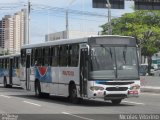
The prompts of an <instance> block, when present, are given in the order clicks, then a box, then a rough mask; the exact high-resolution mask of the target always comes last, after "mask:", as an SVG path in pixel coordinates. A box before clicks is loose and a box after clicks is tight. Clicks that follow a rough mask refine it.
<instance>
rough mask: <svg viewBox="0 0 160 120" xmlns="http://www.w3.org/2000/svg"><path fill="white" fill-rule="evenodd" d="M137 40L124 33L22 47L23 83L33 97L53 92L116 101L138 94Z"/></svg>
mask: <svg viewBox="0 0 160 120" xmlns="http://www.w3.org/2000/svg"><path fill="white" fill-rule="evenodd" d="M138 64H139V63H138V57H137V48H136V40H135V39H134V38H133V37H127V36H95V37H86V38H79V39H62V40H55V41H50V42H45V43H39V44H29V45H24V46H23V47H22V48H21V66H22V67H21V74H20V80H21V82H22V86H23V87H24V88H26V89H28V90H31V91H35V95H36V96H42V95H43V94H48V95H49V94H54V95H59V96H65V97H69V99H70V101H71V102H73V103H77V102H78V100H79V98H80V99H91V98H93V99H96V98H102V99H103V100H111V101H112V103H113V104H119V103H120V102H121V100H122V99H124V98H127V97H138V96H139V93H140V80H139V67H138Z"/></svg>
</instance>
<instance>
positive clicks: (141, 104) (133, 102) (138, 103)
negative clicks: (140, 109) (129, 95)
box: [122, 101, 145, 105]
mask: <svg viewBox="0 0 160 120" xmlns="http://www.w3.org/2000/svg"><path fill="white" fill-rule="evenodd" d="M122 102H125V103H131V104H137V105H145V104H144V103H138V102H131V101H122Z"/></svg>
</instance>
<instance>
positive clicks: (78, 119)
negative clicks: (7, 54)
mask: <svg viewBox="0 0 160 120" xmlns="http://www.w3.org/2000/svg"><path fill="white" fill-rule="evenodd" d="M0 114H1V115H0V120H1V119H2V118H5V117H6V116H7V115H8V116H7V117H18V120H107V119H108V120H115V119H116V120H117V119H119V117H120V115H121V114H160V94H155V93H142V94H141V96H140V97H139V98H129V99H125V100H123V101H122V103H121V104H120V105H118V106H113V105H112V104H111V102H110V101H107V102H104V101H94V100H84V101H83V102H82V103H80V104H77V105H75V104H71V103H69V102H68V100H67V99H66V98H63V97H56V96H50V97H49V98H36V97H35V96H34V93H32V92H28V91H25V90H23V89H21V88H19V87H13V88H3V87H2V85H0ZM6 114H7V115H6ZM17 114H18V115H17ZM113 114H115V115H113ZM9 115H10V116H9ZM16 115H17V116H16ZM159 119H160V116H159Z"/></svg>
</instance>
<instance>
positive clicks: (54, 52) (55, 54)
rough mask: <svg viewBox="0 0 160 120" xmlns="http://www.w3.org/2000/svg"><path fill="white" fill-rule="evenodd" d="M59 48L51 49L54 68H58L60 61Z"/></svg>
mask: <svg viewBox="0 0 160 120" xmlns="http://www.w3.org/2000/svg"><path fill="white" fill-rule="evenodd" d="M58 49H59V47H58V46H53V47H51V59H52V61H51V62H52V64H51V65H52V66H54V67H55V66H58V60H59V56H58V55H59V53H58Z"/></svg>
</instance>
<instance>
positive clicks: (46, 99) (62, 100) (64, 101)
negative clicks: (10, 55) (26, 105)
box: [10, 95, 134, 107]
mask: <svg viewBox="0 0 160 120" xmlns="http://www.w3.org/2000/svg"><path fill="white" fill-rule="evenodd" d="M10 96H14V97H21V98H25V99H30V100H38V101H41V102H47V103H48V102H49V103H56V104H63V105H67V106H85V107H102V106H112V107H114V106H115V107H117V106H119V107H122V106H123V107H124V106H126V107H127V106H134V105H129V104H124V103H121V104H120V105H113V104H112V103H111V102H110V101H96V100H82V101H81V102H80V103H79V104H72V103H70V102H69V100H68V98H66V97H59V96H53V95H52V96H49V97H43V98H37V97H35V96H34V95H10Z"/></svg>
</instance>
